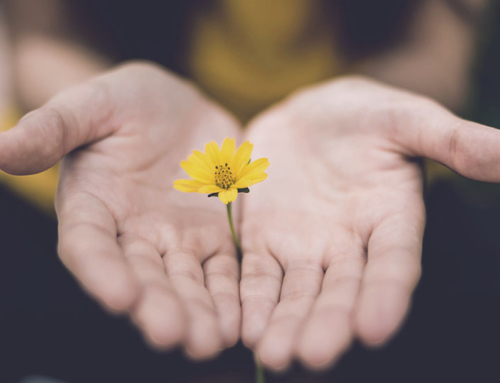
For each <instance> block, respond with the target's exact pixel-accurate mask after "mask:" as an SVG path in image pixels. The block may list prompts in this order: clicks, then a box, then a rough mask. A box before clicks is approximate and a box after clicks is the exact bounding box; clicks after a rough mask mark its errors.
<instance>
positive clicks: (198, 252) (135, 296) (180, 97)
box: [0, 63, 240, 359]
mask: <svg viewBox="0 0 500 383" xmlns="http://www.w3.org/2000/svg"><path fill="white" fill-rule="evenodd" d="M238 135H239V127H238V124H237V123H236V122H235V121H234V120H233V119H232V118H231V117H230V116H229V115H227V114H226V113H225V112H223V111H222V110H221V109H220V108H218V107H217V106H215V105H214V104H212V103H211V102H209V101H207V100H206V99H205V98H204V97H203V96H202V95H201V94H200V93H199V92H198V91H197V90H195V89H194V87H193V86H191V85H189V84H187V83H185V82H184V81H182V80H180V79H178V78H176V77H174V76H173V75H172V74H169V73H168V72H166V71H164V70H162V69H160V68H158V67H156V66H154V65H151V64H140V63H139V64H127V65H124V66H122V67H121V68H119V69H116V70H114V71H112V72H109V73H108V74H105V75H103V76H100V77H97V78H95V79H93V80H91V81H89V82H87V83H84V84H83V85H79V86H77V87H74V88H71V89H69V90H67V91H64V92H62V93H60V94H59V95H57V96H56V97H55V98H53V99H52V100H51V101H50V102H49V103H47V104H46V105H45V106H43V107H42V108H40V109H38V110H35V111H33V112H31V113H29V114H28V115H27V116H25V117H24V118H23V119H22V120H21V121H20V122H19V124H18V125H17V126H16V127H15V128H14V129H12V130H10V131H8V132H6V133H1V134H0V168H1V169H3V170H4V171H6V172H8V173H11V174H32V173H37V172H40V171H43V170H45V169H47V168H49V167H51V166H52V165H54V164H55V163H56V162H57V161H59V160H60V159H61V158H63V156H64V160H63V161H62V169H61V176H60V184H59V189H58V193H57V197H56V211H57V215H58V218H59V246H58V250H59V255H60V258H61V259H62V261H63V262H64V264H65V265H66V266H67V267H68V268H69V269H70V270H71V272H72V273H73V274H74V275H75V277H76V278H77V279H78V281H79V282H80V283H81V285H82V286H83V287H84V288H85V289H86V290H87V291H88V292H89V293H90V294H91V295H93V296H94V297H95V298H97V299H98V300H99V301H100V302H101V303H102V304H103V305H104V306H105V307H106V308H108V309H109V310H111V311H114V312H126V313H129V314H130V316H131V318H132V319H133V321H134V322H135V323H136V324H137V326H138V327H139V328H140V329H141V330H142V331H143V333H144V334H145V336H146V338H147V339H148V340H149V341H150V342H151V343H152V344H154V345H155V346H157V347H161V348H164V347H167V348H168V347H172V346H174V345H179V344H180V345H182V346H184V348H185V350H186V351H187V353H188V354H189V355H190V356H191V357H193V358H195V359H200V358H206V357H210V356H213V355H215V354H216V353H217V352H218V350H220V349H221V348H223V347H224V346H230V345H233V344H234V343H235V342H236V341H237V339H238V337H239V327H240V302H239V293H238V288H239V287H238V278H239V269H238V263H237V259H236V254H235V250H234V247H233V244H232V240H231V234H230V231H229V227H228V224H227V221H226V220H227V218H226V216H225V210H224V209H221V206H220V202H219V201H216V200H215V199H209V200H207V198H201V197H200V196H194V195H187V194H184V193H179V192H177V191H175V190H174V189H173V181H174V180H175V179H177V178H181V176H182V175H183V174H182V173H183V172H182V169H181V168H180V167H179V162H180V160H181V159H184V158H185V157H186V155H187V154H189V153H190V152H191V151H192V149H193V148H196V147H200V145H202V144H204V143H205V142H208V141H210V140H212V139H214V140H217V141H222V139H223V138H224V137H227V136H229V137H237V136H238Z"/></svg>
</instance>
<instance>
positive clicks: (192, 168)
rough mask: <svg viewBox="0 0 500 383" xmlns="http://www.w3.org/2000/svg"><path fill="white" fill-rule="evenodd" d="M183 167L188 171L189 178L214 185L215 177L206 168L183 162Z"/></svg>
mask: <svg viewBox="0 0 500 383" xmlns="http://www.w3.org/2000/svg"><path fill="white" fill-rule="evenodd" d="M181 167H182V168H183V169H184V170H185V171H186V173H187V174H188V175H189V177H191V178H193V179H195V180H197V181H200V182H203V183H205V184H213V183H214V182H215V175H214V173H212V172H209V171H208V170H207V169H206V167H205V166H197V165H194V164H193V163H192V162H188V161H182V162H181Z"/></svg>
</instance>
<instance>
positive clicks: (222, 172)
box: [215, 163, 234, 189]
mask: <svg viewBox="0 0 500 383" xmlns="http://www.w3.org/2000/svg"><path fill="white" fill-rule="evenodd" d="M233 183H234V178H233V173H232V172H231V168H230V167H229V166H227V163H226V164H224V165H219V166H216V167H215V184H216V185H217V186H218V187H220V188H222V189H229V187H230V186H231V185H232V184H233Z"/></svg>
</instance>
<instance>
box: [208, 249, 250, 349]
mask: <svg viewBox="0 0 500 383" xmlns="http://www.w3.org/2000/svg"><path fill="white" fill-rule="evenodd" d="M203 269H204V272H205V284H206V286H207V289H208V291H209V292H210V295H211V296H212V299H213V302H214V305H215V310H216V312H217V318H218V322H219V328H220V332H221V334H222V338H223V342H224V345H225V346H226V347H231V346H234V345H235V344H236V342H237V341H238V338H239V336H240V324H241V305H240V294H239V276H240V275H239V274H240V273H239V265H238V260H237V258H236V254H216V255H214V256H212V257H210V258H209V259H208V260H207V261H206V262H205V263H204V265H203Z"/></svg>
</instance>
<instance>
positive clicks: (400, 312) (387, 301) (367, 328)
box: [354, 288, 409, 347]
mask: <svg viewBox="0 0 500 383" xmlns="http://www.w3.org/2000/svg"><path fill="white" fill-rule="evenodd" d="M383 290H385V291H381V290H380V289H372V290H371V291H365V292H364V293H362V296H361V299H360V302H359V305H358V308H357V310H356V312H355V316H354V327H355V329H356V333H357V335H358V337H359V338H360V340H361V341H362V342H363V343H364V344H365V345H366V346H369V347H381V346H383V345H384V344H386V343H387V342H388V341H389V340H390V339H391V338H392V337H393V336H394V335H395V334H396V332H397V331H398V330H399V328H400V326H401V324H402V322H403V321H404V318H405V316H406V313H407V311H408V308H409V299H408V297H407V294H405V293H403V292H401V291H398V290H397V289H390V288H387V289H383Z"/></svg>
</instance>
